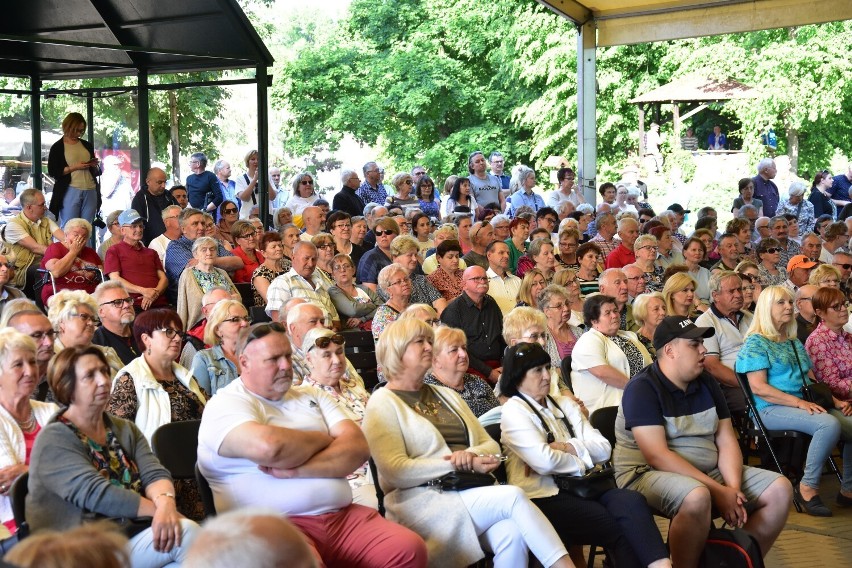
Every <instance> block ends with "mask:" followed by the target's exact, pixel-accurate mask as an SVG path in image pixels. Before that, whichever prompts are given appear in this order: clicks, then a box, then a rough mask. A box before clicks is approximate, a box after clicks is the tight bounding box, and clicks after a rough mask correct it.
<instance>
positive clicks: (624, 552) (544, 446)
mask: <svg viewBox="0 0 852 568" xmlns="http://www.w3.org/2000/svg"><path fill="white" fill-rule="evenodd" d="M550 366H551V364H550V358H549V356H548V354H547V353H546V352H545V350H544V349H542V348H541V346H540V345H538V344H537V343H521V344H519V345H514V346H512V347H510V348H509V349H508V350H507V353H506V358H505V359H504V367H503V373H502V374H501V375H500V391H501V392H502V393H503V395H505V396H508V397H510V398H509V400H508V401H506V404H505V405H504V406H503V413H502V416H501V419H500V424H501V433H502V440H501V441H502V443H503V444H504V446H505V447H506V448H507V449H508V452H507V453H508V456H509V459H508V461H507V462H506V473H507V476H508V478H509V483H510V484H511V485H515V486H518V487H520V488H521V489H523V490H524V492H525V493H526V494H527V497H529V498H530V499H531V500H532V502H533V503H535V505H536V506H537V507H538V508H539V509H541V511H542V512H543V513H544V515H545V516H546V517H547V519H548V520H549V521H550V522H551V523H552V524H553V526H554V528H555V529H556V532H557V533H559V536H560V537H561V538H562V541H563V542H564V543H566V544H571V545H573V544H599V545H602V546H603V547H604V548H605V549H607V551H608V552H609V554H610V557H611V560H612V561H613V564H614V565H615V566H616V567H618V568H627V567H635V568H640V567H643V566H647V567H652V568H664V567H667V568H670V567H671V565H672V564H671V561H670V560H669V555H668V551H667V550H666V545H665V544H664V543H663V539H662V537H661V536H660V531H659V530H658V529H657V527H656V525H655V524H654V519H653V517H652V516H651V511H650V510H649V509H648V504H647V503H646V502H645V498H644V497H642V495H641V494H640V493H638V492H636V491H632V490H630V489H618V488H615V487H614V488H612V489H609V490H608V491H606V492H604V493H603V494H602V495H601V496H599V497H597V498H595V499H582V498H580V497H576V496H574V495H571V494H569V493H568V492H566V491H563V490H560V489H559V487H558V486H557V485H556V482H555V481H554V479H553V475H554V474H559V475H571V476H577V477H580V476H582V475H584V474H586V473H587V472H588V471H589V470H590V469H592V468H593V467H595V466H596V465H597V464H600V463H603V462H606V461H607V460H609V458H610V455H611V453H612V447H611V446H610V443H609V441H608V440H607V439H606V438H604V436H603V435H602V434H601V433H600V432H599V431H597V430H596V429H595V428H593V427H592V425H591V424H589V421H588V420H587V419H586V417H585V415H584V414H583V411H582V408H581V407H580V406H579V405H577V403H575V402H574V401H573V400H572V399H570V398H568V397H565V396H555V397H553V396H550V395H549V391H550V382H551V380H552V379H551V374H550ZM547 434H549V436H548V435H547Z"/></svg>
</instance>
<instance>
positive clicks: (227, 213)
mask: <svg viewBox="0 0 852 568" xmlns="http://www.w3.org/2000/svg"><path fill="white" fill-rule="evenodd" d="M222 213H224V214H225V215H235V214H236V213H237V210H236V209H225V210H224V211H222Z"/></svg>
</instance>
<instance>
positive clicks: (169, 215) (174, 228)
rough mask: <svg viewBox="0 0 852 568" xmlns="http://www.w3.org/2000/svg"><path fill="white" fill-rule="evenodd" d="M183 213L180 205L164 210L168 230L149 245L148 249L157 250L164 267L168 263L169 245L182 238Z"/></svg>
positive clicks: (164, 221) (164, 222)
mask: <svg viewBox="0 0 852 568" xmlns="http://www.w3.org/2000/svg"><path fill="white" fill-rule="evenodd" d="M181 211H183V209H181V206H180V205H169V206H168V207H166V208H165V209H163V213H162V215H163V225H165V227H166V230H165V231H164V232H163V234H162V235H160V236H159V237H157V238H155V239H153V240H151V244H149V245H148V248H150V249H153V250H155V251H156V252H157V254H158V255H159V256H160V262H162V263H163V266H165V263H166V249H167V248H169V243H170V242H172V241H173V240H175V239H179V238H180V236H181V231H180V223H179V222H178V217H180V212H181Z"/></svg>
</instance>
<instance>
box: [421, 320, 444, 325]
mask: <svg viewBox="0 0 852 568" xmlns="http://www.w3.org/2000/svg"><path fill="white" fill-rule="evenodd" d="M423 321H425V322H426V323H427V324H429V325H431V326H432V327H440V326H442V325H444V323H443V322H442V321H441V320H439V319H427V320H423Z"/></svg>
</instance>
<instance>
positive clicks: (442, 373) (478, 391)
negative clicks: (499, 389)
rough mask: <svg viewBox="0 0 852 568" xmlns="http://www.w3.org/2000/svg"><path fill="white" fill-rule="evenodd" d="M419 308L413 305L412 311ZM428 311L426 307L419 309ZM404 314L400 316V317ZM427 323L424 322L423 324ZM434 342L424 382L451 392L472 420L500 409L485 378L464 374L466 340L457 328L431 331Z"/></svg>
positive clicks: (465, 369) (446, 327)
mask: <svg viewBox="0 0 852 568" xmlns="http://www.w3.org/2000/svg"><path fill="white" fill-rule="evenodd" d="M418 306H423V304H415V305H414V306H411V307H410V308H409V309H408V310H406V312H411V311H412V309H413V308H416V307H418ZM423 308H429V306H423ZM405 316H406V314H403V315H402V317H403V318H404V317H405ZM427 323H428V321H427ZM434 331H435V342H434V344H433V345H432V353H433V360H432V370H431V371H430V372H429V373H428V374H427V375H426V378H425V379H424V381H423V382H424V383H426V384H427V385H435V386H440V387H446V388H448V389H452V390H454V391H455V392H456V393H457V394H458V395H459V396H460V397H462V399H463V400H464V401H465V402H466V403H467V405H468V406H469V407H470V410H471V411H472V412H473V414H474V415H476V417H477V418H478V417H480V416H482V415H483V414H485V413H486V412H488V411H489V410H491V409H493V408H496V407H498V406H500V401H499V400H497V397H496V396H495V395H494V389H493V388H491V385H489V384H488V383H487V382H485V379H483V378H482V377H478V376H476V375H474V374H471V373H468V372H467V368H468V363H469V360H468V356H467V337H466V336H465V334H464V332H463V331H462V330H460V329H456V328H454V327H449V326H439V327H437V328H435V330H434Z"/></svg>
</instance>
